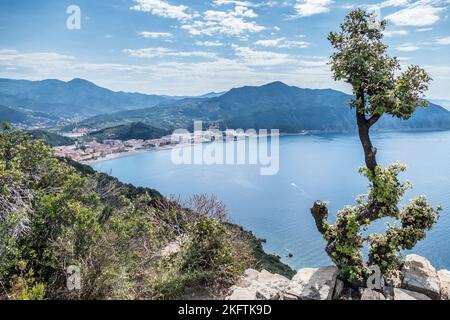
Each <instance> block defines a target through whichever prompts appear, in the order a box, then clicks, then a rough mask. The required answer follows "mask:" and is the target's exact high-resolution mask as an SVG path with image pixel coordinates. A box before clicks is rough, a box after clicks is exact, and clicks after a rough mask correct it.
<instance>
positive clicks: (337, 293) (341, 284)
mask: <svg viewBox="0 0 450 320" xmlns="http://www.w3.org/2000/svg"><path fill="white" fill-rule="evenodd" d="M342 291H344V282H342V281H341V280H339V279H337V280H336V285H335V287H334V293H333V299H338V298H339V297H340V296H341V294H342Z"/></svg>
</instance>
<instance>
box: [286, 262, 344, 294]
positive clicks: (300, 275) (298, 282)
mask: <svg viewBox="0 0 450 320" xmlns="http://www.w3.org/2000/svg"><path fill="white" fill-rule="evenodd" d="M337 275H338V269H337V268H336V267H324V268H304V269H301V270H299V271H298V272H297V274H296V275H295V276H294V277H293V278H292V280H291V282H290V283H289V285H288V286H287V288H286V290H285V292H284V297H285V299H295V298H296V299H297V300H331V299H332V298H333V292H334V288H335V286H336V278H337Z"/></svg>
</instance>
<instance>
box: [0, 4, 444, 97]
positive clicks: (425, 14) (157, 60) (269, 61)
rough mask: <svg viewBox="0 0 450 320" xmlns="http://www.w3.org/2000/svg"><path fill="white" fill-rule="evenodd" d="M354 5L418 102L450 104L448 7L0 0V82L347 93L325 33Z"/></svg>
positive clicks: (164, 90) (158, 90) (182, 91)
mask: <svg viewBox="0 0 450 320" xmlns="http://www.w3.org/2000/svg"><path fill="white" fill-rule="evenodd" d="M73 6H76V7H75V9H77V8H79V13H80V14H79V16H78V15H77V11H76V10H75V11H73V10H72V9H73V8H74V7H73ZM357 7H363V8H366V9H367V10H371V11H373V12H375V13H376V14H377V15H378V16H379V17H380V18H383V19H386V20H387V21H388V23H389V24H388V28H387V31H386V32H385V42H386V43H387V44H388V45H389V53H390V54H391V55H394V56H397V57H398V58H399V59H400V61H401V63H402V66H403V67H406V66H407V65H409V64H417V65H420V66H422V67H424V68H425V69H426V70H427V71H428V72H429V73H430V74H431V75H432V77H433V79H434V81H433V83H432V85H431V87H430V91H429V92H428V95H427V96H428V98H434V99H449V100H450V85H449V83H450V21H449V14H450V0H385V1H383V0H375V1H373V0H363V1H359V0H358V1H356V0H355V1H351V0H348V1H339V0H335V1H333V0H262V1H257V0H195V1H181V0H95V1H93V0H47V1H35V0H1V1H0V77H3V78H13V79H29V80H41V79H49V78H51V79H61V80H65V81H67V80H71V79H72V78H84V79H87V80H89V81H92V82H94V83H96V84H98V85H100V86H103V87H107V88H110V89H112V90H116V91H130V92H143V93H152V94H165V95H183V96H184V95H200V94H204V93H208V92H222V91H225V90H229V89H231V88H233V87H240V86H244V85H262V84H265V83H269V82H272V81H283V82H285V83H287V84H289V85H295V86H299V87H304V88H333V89H338V90H342V91H346V92H349V88H348V87H347V86H346V85H345V84H343V83H339V82H335V81H333V80H332V77H331V72H330V66H329V65H328V61H329V56H330V55H331V54H332V48H331V46H330V44H329V43H328V41H327V35H328V33H329V32H330V31H337V30H338V27H339V24H340V23H341V22H342V20H343V18H344V16H345V15H346V14H347V13H348V12H349V11H350V10H352V9H354V8H357ZM78 17H79V20H78V19H77V18H78ZM77 21H79V25H77ZM78 26H79V28H78ZM74 27H75V28H74Z"/></svg>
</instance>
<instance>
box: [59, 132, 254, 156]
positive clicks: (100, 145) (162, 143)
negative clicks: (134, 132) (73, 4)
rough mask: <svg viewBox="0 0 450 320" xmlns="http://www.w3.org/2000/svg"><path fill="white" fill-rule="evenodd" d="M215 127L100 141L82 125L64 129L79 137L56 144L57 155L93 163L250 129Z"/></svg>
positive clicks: (239, 134)
mask: <svg viewBox="0 0 450 320" xmlns="http://www.w3.org/2000/svg"><path fill="white" fill-rule="evenodd" d="M211 129H212V128H209V129H208V130H207V131H200V132H195V133H184V134H172V135H167V136H163V137H161V138H157V139H149V140H143V139H131V140H124V141H123V140H119V139H106V140H103V141H97V139H95V138H94V139H92V140H91V141H88V140H86V139H83V138H84V137H86V136H87V135H88V134H89V133H90V132H92V131H93V130H90V129H86V128H82V129H77V130H74V131H72V132H70V133H64V136H67V137H71V138H76V140H75V144H73V145H69V146H59V147H55V148H54V152H55V155H56V156H58V157H62V158H70V159H72V160H75V161H77V162H81V163H92V162H95V161H99V160H107V159H113V158H116V157H120V156H123V155H126V154H131V153H135V152H139V151H145V150H160V149H167V148H172V147H175V146H180V145H191V144H197V143H209V142H213V141H214V140H215V139H216V137H217V135H220V136H231V139H233V140H241V139H244V138H245V137H246V136H248V134H247V133H244V132H238V131H235V130H227V131H223V132H221V131H216V132H215V133H212V131H209V130H211Z"/></svg>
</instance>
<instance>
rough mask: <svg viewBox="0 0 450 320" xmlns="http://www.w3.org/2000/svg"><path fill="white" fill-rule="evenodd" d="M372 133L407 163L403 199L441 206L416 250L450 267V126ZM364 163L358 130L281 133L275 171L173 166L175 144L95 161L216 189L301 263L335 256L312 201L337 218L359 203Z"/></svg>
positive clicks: (127, 173) (163, 187)
mask: <svg viewBox="0 0 450 320" xmlns="http://www.w3.org/2000/svg"><path fill="white" fill-rule="evenodd" d="M373 140H374V145H375V146H376V147H377V148H378V159H379V163H380V164H381V165H383V166H384V165H387V164H390V163H392V162H394V161H400V162H402V163H406V164H407V165H408V171H407V172H406V173H404V174H402V176H401V177H402V179H405V180H410V181H411V182H412V183H413V185H414V188H413V189H412V190H411V191H409V192H408V193H407V195H406V197H405V202H407V200H408V199H410V198H414V197H416V196H417V195H421V194H425V195H427V197H428V199H429V200H430V202H431V203H433V204H435V205H438V204H441V205H442V206H443V207H444V211H443V212H442V214H441V217H440V220H439V222H438V223H437V224H436V225H435V226H434V228H433V229H432V230H431V231H429V232H428V233H427V238H426V239H425V240H423V241H422V242H420V243H419V244H418V245H417V246H416V247H415V248H414V250H413V252H415V253H418V254H421V255H424V256H426V257H427V258H428V259H429V260H431V262H432V263H433V264H434V266H435V267H436V268H447V269H450V249H449V245H450V132H420V133H410V132H400V133H399V132H395V133H393V132H390V133H378V134H374V136H373ZM232 143H239V142H232ZM363 163H364V158H363V152H362V149H361V145H360V142H359V139H358V137H357V136H356V135H344V134H340V135H336V134H333V135H331V134H327V135H311V136H284V137H281V138H280V170H279V172H278V174H276V175H273V176H262V175H260V168H259V167H258V166H255V165H175V164H174V163H173V162H172V161H171V151H170V150H162V151H150V152H145V153H140V154H136V155H132V156H128V157H123V158H118V159H114V160H109V161H105V162H100V163H96V164H94V165H93V167H94V169H96V170H98V171H102V172H107V173H110V174H111V175H113V176H115V177H117V178H119V179H120V180H121V181H123V182H129V183H133V184H134V185H138V186H147V187H151V188H155V189H157V190H159V191H160V192H162V193H163V194H164V195H167V196H168V195H175V196H180V197H181V198H186V197H188V196H189V195H191V194H194V193H207V194H214V195H216V196H217V197H218V198H219V199H220V200H222V201H223V202H224V203H225V204H226V205H227V207H228V209H229V215H230V217H231V219H232V221H233V222H236V223H238V224H240V225H242V226H244V227H245V228H246V229H248V230H251V231H253V232H254V234H255V235H256V236H258V237H260V238H264V239H266V240H267V242H266V244H265V249H266V251H267V252H270V253H275V254H278V255H280V256H281V257H282V260H283V262H285V263H288V264H289V265H291V266H292V267H293V268H296V269H297V268H300V267H314V266H323V265H328V264H329V263H330V260H329V258H328V257H327V255H326V254H325V252H324V246H325V242H324V240H323V239H322V237H321V235H320V234H319V233H318V232H317V230H316V227H315V225H314V222H313V220H312V218H311V215H310V211H309V209H310V208H311V206H312V204H313V202H314V201H315V200H318V199H322V200H328V201H329V209H330V215H331V217H330V219H331V220H333V219H334V217H335V214H336V211H337V210H339V209H341V208H342V207H343V206H345V205H348V204H354V198H355V196H356V195H358V194H361V193H365V192H366V191H367V184H368V183H367V180H366V179H365V178H363V177H361V176H360V175H359V174H358V172H357V169H358V167H359V166H361V165H363ZM384 225H385V221H379V222H378V223H376V224H375V225H374V226H373V227H372V228H371V229H370V230H369V231H382V230H383V229H384ZM289 253H292V254H293V257H292V258H288V257H287V255H288V254H289Z"/></svg>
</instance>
